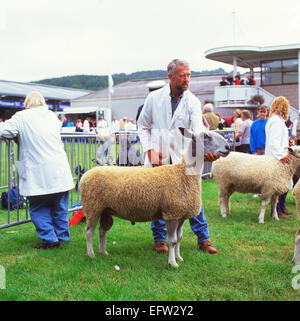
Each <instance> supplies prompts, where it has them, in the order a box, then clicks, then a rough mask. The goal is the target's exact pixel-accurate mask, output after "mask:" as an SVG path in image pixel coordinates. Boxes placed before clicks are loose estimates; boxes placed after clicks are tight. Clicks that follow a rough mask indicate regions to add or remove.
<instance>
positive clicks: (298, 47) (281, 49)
mask: <svg viewBox="0 0 300 321" xmlns="http://www.w3.org/2000/svg"><path fill="white" fill-rule="evenodd" d="M299 51H300V44H293V45H283V46H270V47H258V46H227V47H219V48H213V49H210V50H207V51H206V52H205V57H206V58H207V59H211V60H214V61H219V62H223V63H225V64H229V65H232V64H233V57H236V58H237V65H238V66H239V67H243V68H251V67H253V68H254V67H260V63H261V61H266V60H277V59H293V58H298V52H299Z"/></svg>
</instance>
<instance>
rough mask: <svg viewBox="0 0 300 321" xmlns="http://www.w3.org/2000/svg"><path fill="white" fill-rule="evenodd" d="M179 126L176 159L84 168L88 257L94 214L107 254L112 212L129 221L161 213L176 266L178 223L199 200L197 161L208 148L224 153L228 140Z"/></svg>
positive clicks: (194, 212)
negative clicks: (181, 143)
mask: <svg viewBox="0 0 300 321" xmlns="http://www.w3.org/2000/svg"><path fill="white" fill-rule="evenodd" d="M180 132H181V134H184V137H185V139H184V140H186V141H187V148H186V150H185V153H184V157H183V159H182V161H181V162H179V163H177V164H173V165H164V166H159V167H155V168H143V167H118V166H116V167H112V166H105V167H95V168H93V169H91V170H89V171H88V172H86V173H85V174H84V176H83V177H82V179H81V181H80V191H81V194H82V204H83V209H84V212H85V215H86V222H87V226H86V240H87V253H88V255H89V256H90V257H91V258H92V257H94V250H93V246H92V239H93V234H94V229H95V227H96V225H97V222H98V220H99V219H100V226H99V243H100V246H99V252H100V253H102V254H106V255H107V254H108V253H107V251H106V244H105V243H106V232H107V231H108V230H109V229H110V228H111V226H112V225H113V219H112V216H113V215H114V216H117V217H119V218H122V219H125V220H129V221H131V222H147V221H153V220H158V219H164V220H165V221H166V224H167V231H168V235H169V246H170V251H169V259H168V263H169V264H170V265H172V266H174V267H177V266H178V264H177V263H176V259H179V260H181V261H182V260H183V259H182V258H181V256H180V251H179V248H180V240H181V237H182V227H183V223H184V221H185V220H186V219H187V218H190V217H193V216H195V215H198V214H199V212H200V209H201V205H202V201H201V172H199V169H201V170H202V166H199V164H201V165H203V155H204V154H206V153H209V152H211V153H214V154H219V155H220V156H226V155H227V154H228V153H229V146H228V144H227V142H226V140H225V139H224V138H223V137H222V136H221V135H219V134H217V133H215V132H211V131H210V132H205V133H204V134H203V133H199V134H193V133H191V132H190V131H188V130H183V129H182V130H180ZM177 134H179V131H178V130H177ZM180 137H181V136H180ZM181 139H182V137H181ZM195 147H196V148H195ZM193 153H194V156H193ZM197 170H198V171H197Z"/></svg>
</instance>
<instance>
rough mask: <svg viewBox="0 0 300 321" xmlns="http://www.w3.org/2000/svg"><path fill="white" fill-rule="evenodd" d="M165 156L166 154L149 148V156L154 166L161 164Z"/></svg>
mask: <svg viewBox="0 0 300 321" xmlns="http://www.w3.org/2000/svg"><path fill="white" fill-rule="evenodd" d="M163 157H164V155H163V154H162V153H160V152H155V151H154V150H153V149H150V150H148V158H149V161H150V163H151V165H152V167H157V166H161V165H162V158H163Z"/></svg>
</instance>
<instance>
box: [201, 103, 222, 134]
mask: <svg viewBox="0 0 300 321" xmlns="http://www.w3.org/2000/svg"><path fill="white" fill-rule="evenodd" d="M213 109H214V106H213V104H211V103H208V104H205V105H204V107H203V114H204V115H203V116H204V118H205V119H206V121H207V122H208V125H209V129H210V130H215V129H217V128H218V126H219V122H220V119H219V117H218V116H217V115H216V114H215V113H214V112H213Z"/></svg>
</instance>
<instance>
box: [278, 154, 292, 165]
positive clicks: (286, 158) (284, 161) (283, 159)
mask: <svg viewBox="0 0 300 321" xmlns="http://www.w3.org/2000/svg"><path fill="white" fill-rule="evenodd" d="M290 159H291V157H290V155H286V156H285V157H283V158H281V160H280V161H281V162H282V163H283V164H287V163H288V162H289V161H290Z"/></svg>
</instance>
